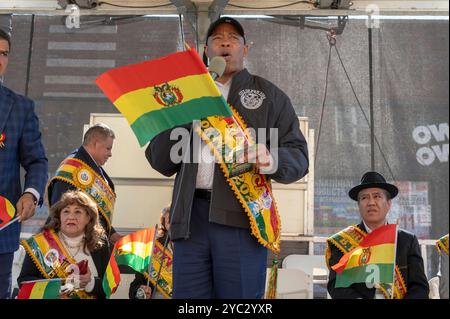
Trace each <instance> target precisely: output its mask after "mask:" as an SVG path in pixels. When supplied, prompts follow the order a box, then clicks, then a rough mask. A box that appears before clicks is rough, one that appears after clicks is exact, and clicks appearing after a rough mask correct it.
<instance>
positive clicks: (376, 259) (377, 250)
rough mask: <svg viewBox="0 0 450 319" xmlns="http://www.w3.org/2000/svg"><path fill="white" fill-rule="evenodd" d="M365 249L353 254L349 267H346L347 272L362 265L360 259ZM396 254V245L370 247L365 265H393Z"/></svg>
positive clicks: (359, 249)
mask: <svg viewBox="0 0 450 319" xmlns="http://www.w3.org/2000/svg"><path fill="white" fill-rule="evenodd" d="M364 249H366V248H362V247H361V248H358V249H356V250H355V251H354V252H353V254H352V255H351V256H350V259H349V260H348V263H347V266H346V267H345V269H346V270H347V269H351V268H353V267H359V266H361V265H362V264H361V263H360V259H361V255H362V254H363V250H364ZM394 252H395V245H394V244H382V245H376V246H372V247H370V255H369V259H368V260H367V261H366V262H365V264H393V263H394V260H395V258H394Z"/></svg>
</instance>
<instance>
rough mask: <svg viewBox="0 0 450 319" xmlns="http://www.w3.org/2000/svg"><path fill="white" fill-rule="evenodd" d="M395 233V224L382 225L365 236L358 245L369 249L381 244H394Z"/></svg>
mask: <svg viewBox="0 0 450 319" xmlns="http://www.w3.org/2000/svg"><path fill="white" fill-rule="evenodd" d="M396 232H397V225H396V224H389V225H384V226H382V227H380V228H377V229H375V230H374V231H373V232H371V233H370V234H369V235H367V236H366V237H365V238H364V239H363V240H362V241H361V243H360V244H359V245H360V246H361V247H369V246H376V245H381V244H394V243H395V236H396Z"/></svg>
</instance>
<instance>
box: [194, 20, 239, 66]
mask: <svg viewBox="0 0 450 319" xmlns="http://www.w3.org/2000/svg"><path fill="white" fill-rule="evenodd" d="M222 23H229V24H231V25H232V26H233V27H234V28H235V29H236V31H237V32H238V33H239V34H240V35H241V37H242V38H243V39H244V44H245V43H246V41H245V33H244V28H243V27H242V25H241V24H240V23H239V22H238V21H237V20H236V19H233V18H230V17H221V18H219V19H217V20H216V21H214V22H213V23H211V24H210V26H209V28H208V32H207V33H206V42H208V38H209V37H210V36H211V35H212V34H213V32H214V30H215V29H216V28H217V27H218V26H219V25H221V24H222ZM203 63H205V65H206V66H207V65H208V57H207V56H206V54H205V53H203Z"/></svg>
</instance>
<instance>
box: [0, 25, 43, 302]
mask: <svg viewBox="0 0 450 319" xmlns="http://www.w3.org/2000/svg"><path fill="white" fill-rule="evenodd" d="M10 45H11V41H10V37H9V35H8V33H6V32H4V31H3V30H1V29H0V77H3V74H4V73H5V70H6V66H7V64H8V55H9V51H10ZM0 141H1V142H0V195H1V196H3V197H5V198H7V199H8V200H9V201H10V202H11V203H12V204H13V205H15V207H16V212H17V216H18V217H19V221H20V222H23V221H24V220H27V219H28V218H30V217H32V216H33V215H34V211H35V209H36V206H37V205H38V203H39V204H40V203H42V198H43V195H44V189H45V184H46V182H47V177H48V176H47V171H48V165H47V158H46V157H45V151H44V147H43V145H42V142H41V133H40V132H39V120H38V118H37V116H36V114H35V113H34V103H33V101H31V100H29V99H27V98H26V97H23V96H21V95H18V94H15V93H14V92H13V91H11V90H10V89H8V88H6V87H4V86H3V85H2V83H1V82H0ZM20 166H22V167H23V168H24V169H25V172H26V174H25V185H24V188H23V189H24V191H22V186H21V181H20ZM19 235H20V223H19V222H14V223H12V224H10V225H9V226H7V227H6V228H4V229H2V230H0V299H4V298H9V297H10V294H11V270H12V264H13V257H14V251H16V250H17V249H18V248H19Z"/></svg>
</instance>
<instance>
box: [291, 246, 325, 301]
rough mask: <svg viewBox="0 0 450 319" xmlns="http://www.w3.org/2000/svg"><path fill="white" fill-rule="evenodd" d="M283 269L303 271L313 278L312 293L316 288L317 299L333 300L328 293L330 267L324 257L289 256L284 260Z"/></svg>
mask: <svg viewBox="0 0 450 319" xmlns="http://www.w3.org/2000/svg"><path fill="white" fill-rule="evenodd" d="M282 268H284V269H297V270H302V271H303V272H305V273H306V274H307V275H308V276H310V277H311V279H312V280H311V291H312V292H313V296H314V295H315V294H314V292H315V291H314V289H315V288H316V289H317V291H316V295H317V296H316V297H317V298H322V297H325V298H328V299H329V298H331V297H330V295H329V294H328V292H326V285H327V282H328V267H327V264H326V261H325V256H323V255H295V254H294V255H288V256H286V257H285V258H284V259H283V263H282Z"/></svg>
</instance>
